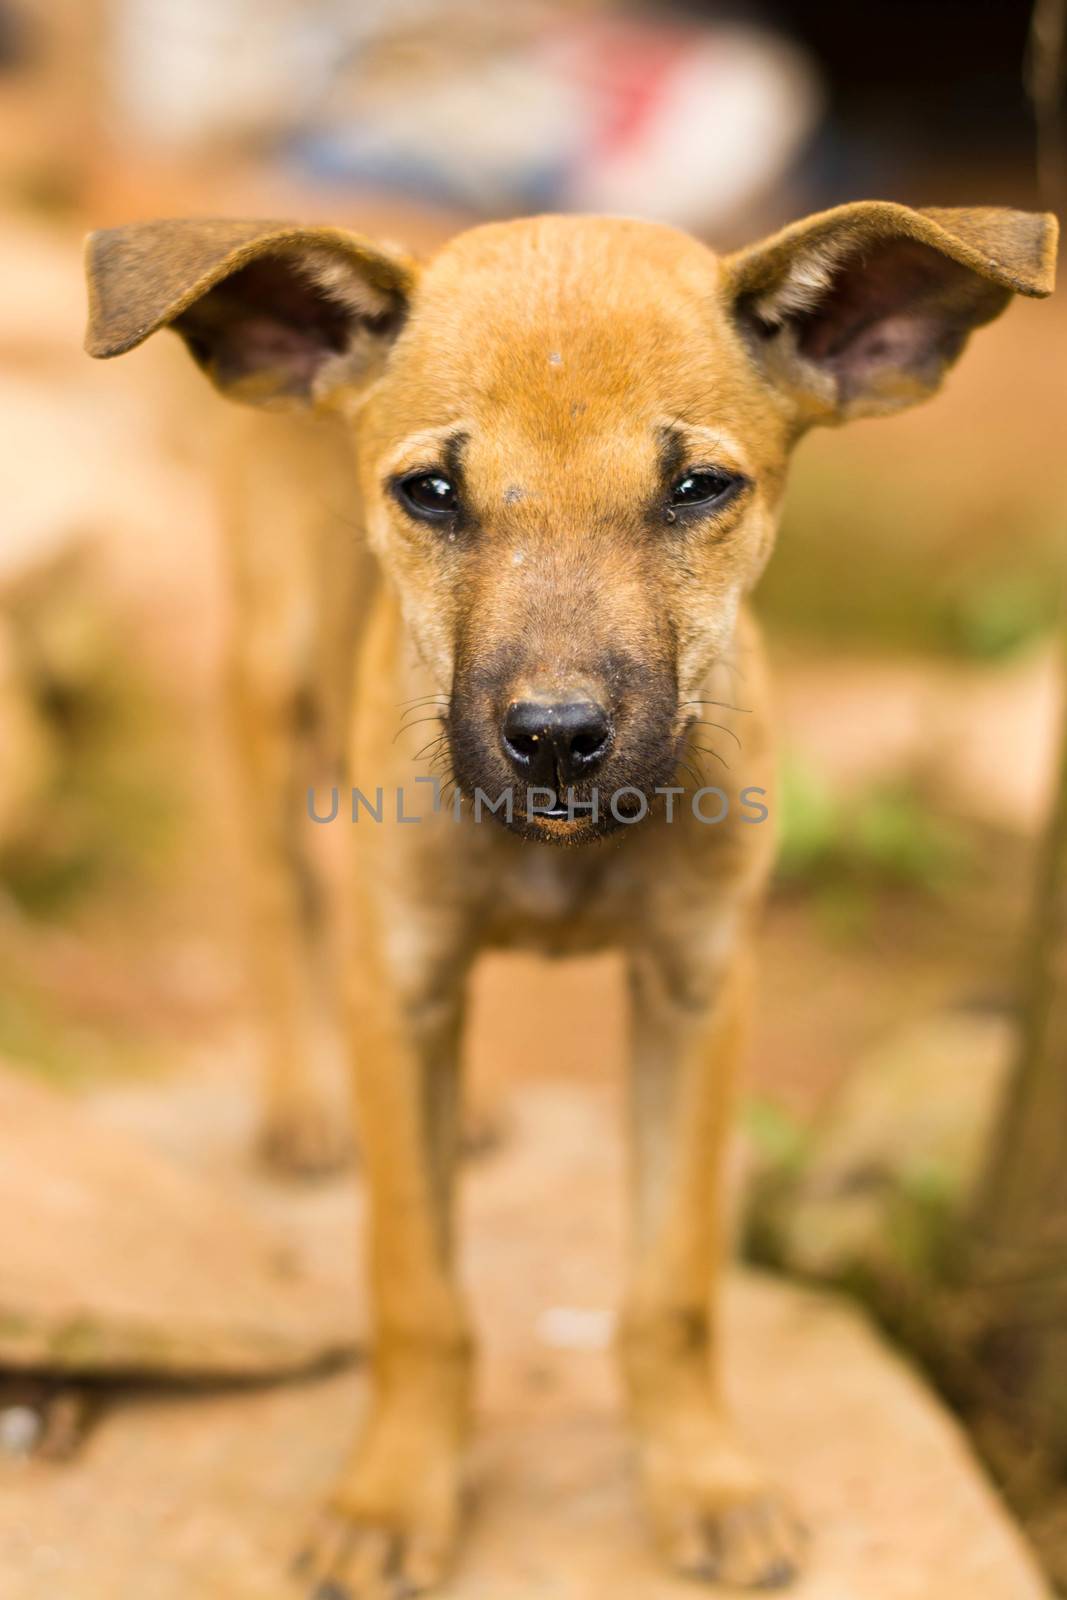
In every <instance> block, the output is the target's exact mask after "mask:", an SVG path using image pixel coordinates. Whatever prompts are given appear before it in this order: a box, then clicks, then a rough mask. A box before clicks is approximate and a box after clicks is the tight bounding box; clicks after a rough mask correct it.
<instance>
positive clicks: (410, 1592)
mask: <svg viewBox="0 0 1067 1600" xmlns="http://www.w3.org/2000/svg"><path fill="white" fill-rule="evenodd" d="M449 1549H450V1544H449V1541H448V1540H447V1539H438V1538H433V1537H430V1536H429V1535H427V1534H425V1533H423V1534H420V1532H419V1531H418V1530H416V1529H414V1528H411V1529H407V1530H405V1531H400V1530H399V1529H394V1528H386V1527H383V1526H381V1525H379V1524H376V1523H374V1522H373V1521H370V1520H367V1521H363V1520H360V1519H359V1518H353V1517H351V1516H349V1515H348V1514H346V1513H345V1512H343V1511H330V1512H326V1513H325V1514H324V1515H322V1516H321V1517H320V1518H319V1521H318V1524H317V1526H316V1529H315V1532H314V1534H313V1535H312V1538H311V1541H310V1542H309V1544H308V1545H307V1547H306V1548H305V1549H303V1550H302V1551H301V1552H300V1554H299V1555H298V1556H297V1558H296V1561H295V1562H294V1564H293V1573H294V1576H295V1577H298V1578H299V1580H300V1582H301V1585H302V1586H303V1587H304V1594H305V1597H306V1600H413V1597H414V1596H417V1595H422V1594H425V1593H426V1592H427V1591H428V1590H430V1589H433V1588H435V1587H436V1586H437V1585H438V1584H439V1583H440V1582H441V1580H442V1578H443V1576H444V1571H445V1567H446V1565H447V1557H448V1553H449Z"/></svg>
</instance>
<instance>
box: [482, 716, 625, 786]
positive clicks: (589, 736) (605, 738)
mask: <svg viewBox="0 0 1067 1600" xmlns="http://www.w3.org/2000/svg"><path fill="white" fill-rule="evenodd" d="M501 739H502V743H503V746H504V753H505V755H506V756H507V758H508V761H509V762H510V763H511V765H512V767H513V768H514V770H515V771H516V772H517V773H518V774H519V776H520V777H521V778H523V779H524V780H525V781H526V782H527V783H530V784H534V785H537V786H538V787H542V788H546V789H558V788H559V787H560V786H561V785H565V784H569V783H575V782H577V781H578V780H579V779H581V778H585V777H588V776H589V775H590V774H591V773H592V772H594V771H595V770H596V768H597V767H598V766H599V765H600V763H601V762H602V761H603V760H604V758H605V756H606V755H607V754H608V751H609V750H610V749H611V744H612V733H611V719H610V718H609V716H608V713H607V711H606V710H605V709H604V707H603V706H601V705H598V704H597V703H596V701H594V700H518V701H515V702H513V704H511V705H510V706H509V707H508V709H507V712H506V714H505V717H504V723H503V727H502V729H501Z"/></svg>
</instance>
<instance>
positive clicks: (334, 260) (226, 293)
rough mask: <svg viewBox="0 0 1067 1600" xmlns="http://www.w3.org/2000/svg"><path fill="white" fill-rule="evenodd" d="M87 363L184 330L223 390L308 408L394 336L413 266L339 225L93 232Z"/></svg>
mask: <svg viewBox="0 0 1067 1600" xmlns="http://www.w3.org/2000/svg"><path fill="white" fill-rule="evenodd" d="M86 274H87V276H88V280H89V329H88V333H87V335H86V340H85V347H86V349H87V350H88V352H89V354H90V355H91V356H101V357H107V356H118V355H123V354H124V353H125V352H126V351H127V350H132V349H133V348H134V347H135V346H136V345H139V344H140V343H141V342H142V341H143V340H145V339H147V338H148V337H149V335H150V334H153V333H155V332H156V330H157V329H158V328H162V327H171V328H174V329H175V331H176V332H177V333H180V334H181V336H182V338H183V339H184V340H185V343H186V344H187V345H188V347H189V350H190V351H191V353H192V355H193V358H194V360H195V361H197V363H198V364H199V365H200V366H201V367H203V369H204V371H205V372H206V373H207V374H208V376H209V377H210V378H211V380H212V382H213V383H214V384H215V385H216V386H217V387H218V388H219V389H221V390H222V391H223V392H224V393H226V394H228V395H230V396H231V397H232V398H234V399H237V400H244V401H247V402H248V403H250V404H254V405H268V406H270V405H275V406H276V405H283V404H289V405H293V404H301V403H303V404H311V403H314V402H315V401H316V400H318V399H320V398H321V397H322V396H323V395H324V394H325V393H327V392H328V391H329V390H330V389H331V388H333V387H334V386H335V385H336V384H338V383H341V382H345V381H351V380H352V379H354V378H355V377H358V375H359V372H360V371H361V370H362V369H363V368H365V367H366V366H367V365H368V364H369V362H370V361H371V360H372V359H373V357H374V355H375V353H376V351H378V350H380V348H381V347H382V345H383V342H386V341H388V340H389V339H391V338H392V337H393V336H394V335H395V333H396V332H397V330H398V329H399V327H400V325H401V323H402V321H403V318H404V313H405V310H406V307H407V302H408V297H409V295H410V293H411V290H412V288H413V286H414V281H415V267H414V263H412V262H411V261H409V260H408V259H407V258H406V257H404V256H402V255H401V254H400V253H399V252H394V251H392V250H391V249H389V248H387V247H383V246H380V245H375V244H372V243H371V242H370V241H368V240H366V239H363V238H361V237H360V236H359V235H358V234H355V233H349V232H348V231H347V230H345V229H343V228H330V227H322V228H316V227H301V226H298V225H296V224H293V223H284V222H250V221H238V222H223V221H166V222H141V223H134V224H133V225H132V226H130V227H125V228H107V229H103V230H101V231H100V232H98V233H93V234H90V236H89V239H88V242H87V246H86Z"/></svg>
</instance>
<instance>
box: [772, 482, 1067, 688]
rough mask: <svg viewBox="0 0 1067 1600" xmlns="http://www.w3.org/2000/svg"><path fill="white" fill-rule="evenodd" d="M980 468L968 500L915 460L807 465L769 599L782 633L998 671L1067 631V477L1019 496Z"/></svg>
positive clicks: (1026, 488)
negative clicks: (994, 662) (1000, 662)
mask: <svg viewBox="0 0 1067 1600" xmlns="http://www.w3.org/2000/svg"><path fill="white" fill-rule="evenodd" d="M995 466H996V464H995V463H990V462H988V461H985V462H982V463H980V464H979V469H980V471H981V473H982V474H984V475H985V476H986V477H988V478H989V480H990V484H989V491H988V493H987V494H985V495H978V496H975V495H974V494H973V493H972V494H969V495H967V496H960V495H959V494H958V493H955V494H954V493H953V492H952V487H953V486H952V485H951V484H949V483H948V482H946V481H945V480H944V479H943V478H942V477H941V476H939V474H938V473H937V472H936V471H935V470H934V469H933V468H928V469H927V472H926V474H925V481H924V474H923V472H922V470H921V469H919V470H917V468H916V464H915V463H914V462H912V463H909V465H908V469H907V471H906V472H905V471H898V470H897V469H896V467H895V465H894V463H893V462H892V460H888V461H882V460H881V459H879V460H870V459H857V460H850V459H839V460H835V462H834V464H833V466H832V467H831V466H829V465H828V464H826V463H824V462H823V461H822V460H821V459H819V460H815V461H812V460H810V459H809V458H807V457H804V456H802V457H801V459H800V461H799V462H798V464H797V469H796V477H795V482H794V484H793V487H792V488H791V490H790V495H789V500H788V504H787V509H786V514H785V518H784V523H783V528H782V535H781V538H780V539H779V542H778V547H777V549H776V551H775V554H774V558H773V560H772V561H771V563H770V566H769V568H768V570H767V573H766V576H765V577H764V579H763V580H762V582H761V585H760V589H759V594H758V608H759V611H760V614H761V616H763V617H764V618H765V619H766V620H767V621H768V622H769V623H771V624H772V625H773V628H774V630H775V632H776V633H779V634H782V635H789V636H792V637H794V638H800V639H806V640H814V641H816V642H817V643H819V644H820V645H827V646H829V647H841V646H847V647H848V648H852V649H855V648H857V647H859V648H869V649H871V650H886V649H890V650H912V651H915V650H919V651H932V652H937V653H941V654H947V655H953V656H957V657H960V656H962V657H968V658H972V659H981V660H989V659H995V658H998V657H1002V656H1005V655H1007V654H1009V653H1010V652H1012V651H1014V650H1017V649H1019V648H1021V647H1022V646H1023V645H1025V644H1028V643H1029V642H1031V641H1032V640H1033V639H1035V638H1036V637H1039V636H1040V635H1042V634H1043V633H1045V632H1047V631H1049V630H1050V629H1051V628H1053V627H1054V626H1055V623H1056V619H1057V615H1058V611H1059V605H1060V598H1061V589H1062V562H1063V554H1062V552H1063V541H1064V533H1065V531H1067V529H1065V518H1064V511H1063V504H1062V496H1061V493H1060V491H1059V486H1058V483H1057V481H1056V474H1054V473H1050V475H1049V477H1048V480H1047V482H1046V483H1044V484H1042V483H1041V482H1039V481H1031V482H1028V483H1027V484H1025V485H1023V486H1020V484H1019V482H1018V480H1017V479H1015V478H1013V476H1012V475H1011V474H1007V473H1003V472H1000V471H999V470H996V471H995V470H994V467H995Z"/></svg>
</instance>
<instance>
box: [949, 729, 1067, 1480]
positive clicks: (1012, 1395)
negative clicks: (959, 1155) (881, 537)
mask: <svg viewBox="0 0 1067 1600" xmlns="http://www.w3.org/2000/svg"><path fill="white" fill-rule="evenodd" d="M1023 1002H1024V1003H1023V1013H1022V1027H1021V1031H1020V1047H1019V1058H1018V1061H1017V1064H1016V1066H1015V1069H1014V1071H1013V1074H1012V1077H1011V1079H1010V1081H1009V1084H1008V1090H1007V1093H1006V1096H1005V1101H1004V1106H1003V1112H1002V1116H1001V1118H1000V1121H999V1124H998V1130H997V1134H996V1137H995V1139H994V1141H993V1145H992V1148H991V1150H990V1153H989V1157H988V1162H987V1167H986V1172H985V1174H984V1180H983V1183H982V1186H981V1190H980V1195H979V1202H978V1205H977V1207H976V1210H975V1216H974V1221H973V1227H972V1230H971V1246H972V1248H971V1250H970V1252H969V1261H968V1277H969V1279H970V1283H969V1288H970V1290H971V1292H972V1293H973V1294H974V1296H975V1301H976V1303H975V1310H976V1311H977V1312H978V1326H979V1327H980V1328H981V1329H982V1330H983V1331H982V1332H981V1333H980V1335H979V1343H980V1348H979V1350H978V1351H977V1352H976V1353H977V1354H978V1355H979V1356H980V1359H981V1360H982V1361H983V1364H987V1365H988V1368H989V1376H990V1378H991V1379H992V1380H993V1382H994V1384H995V1386H996V1388H997V1389H998V1390H999V1391H1000V1392H1001V1394H1002V1396H1003V1398H1004V1400H1005V1402H1006V1403H1007V1404H1008V1406H1009V1408H1010V1410H1011V1411H1012V1412H1013V1413H1014V1417H1015V1421H1016V1422H1017V1423H1018V1424H1019V1425H1021V1426H1022V1427H1023V1428H1025V1432H1026V1435H1027V1436H1028V1438H1029V1440H1030V1441H1031V1443H1032V1445H1033V1446H1035V1447H1037V1449H1038V1450H1039V1451H1040V1453H1041V1454H1042V1455H1043V1456H1044V1457H1045V1459H1046V1460H1047V1461H1050V1463H1054V1464H1055V1466H1056V1467H1057V1468H1059V1469H1060V1470H1063V1469H1064V1468H1067V729H1065V733H1064V750H1063V757H1062V758H1061V772H1060V779H1059V785H1058V791H1057V795H1056V799H1055V804H1054V808H1053V813H1052V818H1051V822H1050V825H1049V829H1048V833H1047V836H1046V838H1045V841H1044V845H1043V848H1042V851H1041V856H1040V873H1039V880H1038V885H1037V894H1036V905H1035V913H1034V918H1033V926H1032V928H1031V932H1030V937H1029V941H1028V949H1027V955H1026V964H1025V977H1024V994H1023Z"/></svg>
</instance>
